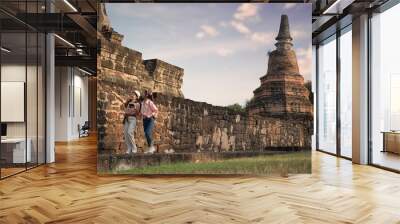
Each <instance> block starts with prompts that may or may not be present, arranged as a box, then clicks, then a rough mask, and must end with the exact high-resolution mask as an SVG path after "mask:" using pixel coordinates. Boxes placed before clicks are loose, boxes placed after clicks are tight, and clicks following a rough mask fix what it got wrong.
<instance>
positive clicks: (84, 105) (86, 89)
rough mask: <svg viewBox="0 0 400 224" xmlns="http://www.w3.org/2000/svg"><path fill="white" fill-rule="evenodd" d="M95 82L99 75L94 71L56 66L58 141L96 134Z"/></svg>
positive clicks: (56, 128)
mask: <svg viewBox="0 0 400 224" xmlns="http://www.w3.org/2000/svg"><path fill="white" fill-rule="evenodd" d="M56 44H57V41H56ZM56 47H57V46H56ZM96 82H97V80H96V78H95V77H94V76H93V75H92V74H91V73H89V72H87V71H86V70H84V69H82V68H80V67H67V66H56V68H55V142H56V144H64V143H66V142H69V141H75V140H79V139H80V138H85V137H89V136H90V135H95V134H96V123H95V122H96V120H95V119H94V118H95V113H96V111H95V110H96V108H95V106H94V103H95V102H94V103H93V100H91V99H92V98H91V97H93V96H94V97H95V96H96V94H97V93H96ZM95 99H96V98H95Z"/></svg>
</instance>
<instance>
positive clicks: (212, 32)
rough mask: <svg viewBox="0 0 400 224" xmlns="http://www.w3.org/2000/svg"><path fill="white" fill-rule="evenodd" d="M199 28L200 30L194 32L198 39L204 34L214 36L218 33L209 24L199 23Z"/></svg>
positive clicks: (204, 35)
mask: <svg viewBox="0 0 400 224" xmlns="http://www.w3.org/2000/svg"><path fill="white" fill-rule="evenodd" d="M200 30H201V31H200V32H198V33H197V34H196V37H197V38H199V39H203V38H204V37H206V36H208V37H215V36H217V35H218V34H219V33H218V31H217V30H216V29H215V28H214V27H213V26H210V25H201V26H200Z"/></svg>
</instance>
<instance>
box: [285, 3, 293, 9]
mask: <svg viewBox="0 0 400 224" xmlns="http://www.w3.org/2000/svg"><path fill="white" fill-rule="evenodd" d="M295 6H296V3H285V5H284V6H283V8H284V9H291V8H293V7H295Z"/></svg>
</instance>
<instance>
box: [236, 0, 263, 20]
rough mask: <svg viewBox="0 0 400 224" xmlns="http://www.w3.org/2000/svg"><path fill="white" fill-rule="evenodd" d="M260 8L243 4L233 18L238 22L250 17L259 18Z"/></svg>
mask: <svg viewBox="0 0 400 224" xmlns="http://www.w3.org/2000/svg"><path fill="white" fill-rule="evenodd" d="M257 12H258V8H257V6H256V5H255V4H251V3H243V4H241V5H240V6H239V7H238V9H237V11H236V13H235V14H234V15H233V17H234V18H235V19H237V20H242V21H243V20H246V19H248V18H250V17H254V16H257Z"/></svg>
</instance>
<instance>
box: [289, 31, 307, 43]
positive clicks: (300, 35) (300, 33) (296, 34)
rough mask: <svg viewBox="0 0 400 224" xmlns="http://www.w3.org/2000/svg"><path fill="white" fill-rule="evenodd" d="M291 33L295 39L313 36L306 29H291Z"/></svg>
mask: <svg viewBox="0 0 400 224" xmlns="http://www.w3.org/2000/svg"><path fill="white" fill-rule="evenodd" d="M290 34H291V36H292V37H293V39H295V40H299V39H304V38H310V37H311V36H310V34H309V33H308V32H305V31H304V30H301V29H295V30H291V31H290Z"/></svg>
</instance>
